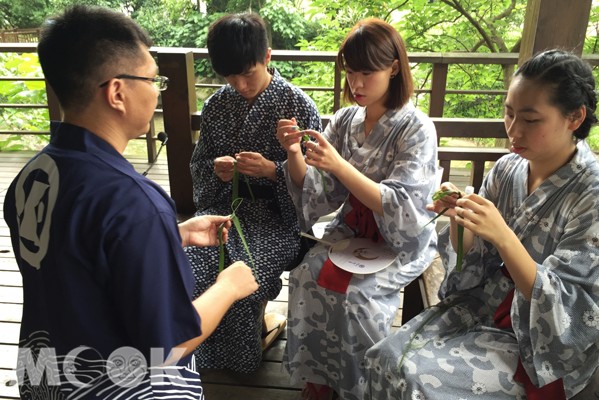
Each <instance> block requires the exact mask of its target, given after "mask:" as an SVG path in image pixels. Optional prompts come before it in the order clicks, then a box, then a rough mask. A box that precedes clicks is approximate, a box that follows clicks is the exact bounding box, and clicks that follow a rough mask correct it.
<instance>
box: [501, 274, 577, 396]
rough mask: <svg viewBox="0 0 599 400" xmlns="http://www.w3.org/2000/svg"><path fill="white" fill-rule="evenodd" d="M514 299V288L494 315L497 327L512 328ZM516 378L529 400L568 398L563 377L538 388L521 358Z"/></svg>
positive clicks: (508, 275)
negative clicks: (511, 313)
mask: <svg viewBox="0 0 599 400" xmlns="http://www.w3.org/2000/svg"><path fill="white" fill-rule="evenodd" d="M501 272H503V274H504V275H505V276H507V277H508V278H510V279H512V277H511V276H510V273H509V271H508V270H507V268H506V267H503V268H502V269H501ZM513 300H514V289H512V290H510V291H509V293H508V294H507V295H506V296H505V299H503V301H502V302H501V304H500V305H499V307H497V310H496V311H495V314H494V315H493V321H494V322H495V326H496V327H498V328H500V329H512V319H511V317H510V309H511V307H512V301H513ZM514 380H515V381H516V382H519V383H521V384H522V385H523V386H524V390H525V391H526V399H527V400H566V392H565V391H564V384H563V382H562V379H561V378H560V379H558V380H556V381H553V382H551V383H548V384H547V385H545V386H542V387H540V388H538V387H536V386H535V385H533V383H532V381H531V380H530V378H529V377H528V374H527V373H526V370H525V369H524V365H522V360H520V359H518V367H517V368H516V372H515V374H514Z"/></svg>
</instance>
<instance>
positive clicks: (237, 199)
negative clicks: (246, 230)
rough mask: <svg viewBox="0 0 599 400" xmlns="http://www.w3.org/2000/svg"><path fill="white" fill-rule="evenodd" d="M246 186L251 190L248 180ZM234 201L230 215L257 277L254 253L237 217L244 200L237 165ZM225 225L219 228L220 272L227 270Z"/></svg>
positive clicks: (234, 180) (234, 171)
mask: <svg viewBox="0 0 599 400" xmlns="http://www.w3.org/2000/svg"><path fill="white" fill-rule="evenodd" d="M246 184H247V185H248V188H249V183H248V181H247V179H246ZM232 191H233V200H232V201H231V211H232V213H231V214H230V215H229V218H230V219H231V221H233V226H234V227H235V230H236V231H237V234H238V235H239V238H240V239H241V243H243V248H244V249H245V252H246V254H247V255H248V259H249V261H250V265H251V266H252V270H253V271H254V275H256V267H255V266H254V259H253V258H252V253H251V252H250V248H249V246H248V244H247V241H246V240H245V236H244V235H243V229H242V228H241V222H239V218H238V217H237V214H236V212H237V209H238V208H239V206H240V205H241V203H242V202H243V199H242V198H241V197H239V172H237V167H236V164H234V165H233V188H232ZM251 191H252V189H251V188H250V195H251V196H252V199H253V194H252V192H251ZM224 226H225V224H224V223H223V224H221V225H220V226H219V228H218V246H219V254H218V270H219V272H220V271H222V270H223V269H224V268H225V243H224V241H223V240H222V238H223V228H224Z"/></svg>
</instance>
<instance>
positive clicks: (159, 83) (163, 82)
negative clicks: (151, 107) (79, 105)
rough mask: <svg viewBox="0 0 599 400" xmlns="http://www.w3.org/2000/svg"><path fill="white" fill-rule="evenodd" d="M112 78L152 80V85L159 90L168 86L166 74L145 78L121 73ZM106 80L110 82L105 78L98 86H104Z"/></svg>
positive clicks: (106, 83)
mask: <svg viewBox="0 0 599 400" xmlns="http://www.w3.org/2000/svg"><path fill="white" fill-rule="evenodd" d="M112 79H134V80H138V81H146V82H152V83H153V84H154V86H156V89H158V90H160V91H163V90H166V88H167V87H168V78H167V77H166V76H161V75H157V76H156V77H155V78H146V77H145V76H135V75H127V74H121V75H117V76H115V77H114V78H112ZM108 82H110V79H109V80H107V81H106V82H103V83H101V84H100V87H104V86H106V85H108Z"/></svg>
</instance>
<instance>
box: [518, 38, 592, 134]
mask: <svg viewBox="0 0 599 400" xmlns="http://www.w3.org/2000/svg"><path fill="white" fill-rule="evenodd" d="M515 76H521V77H523V78H525V79H530V80H533V81H536V82H538V83H540V84H542V85H546V86H547V87H548V88H549V89H550V92H549V93H550V94H549V101H550V103H551V104H552V105H554V106H555V107H557V108H558V109H559V110H560V111H561V112H562V114H563V115H564V116H566V117H567V116H569V115H570V114H571V113H572V112H574V111H576V110H578V109H580V107H582V106H585V108H586V118H585V120H584V121H583V123H582V124H581V125H580V126H579V127H578V129H577V130H575V131H574V136H575V137H576V138H577V139H585V138H586V137H587V136H588V135H589V132H590V130H591V127H592V126H593V125H594V124H596V123H597V116H596V115H595V112H596V110H597V93H596V92H595V77H594V76H593V70H592V69H591V67H590V66H589V64H587V63H586V62H585V61H583V60H582V59H580V57H578V56H576V55H575V54H572V53H570V52H567V51H564V50H559V49H553V50H547V51H544V52H541V53H539V54H536V55H535V56H533V57H532V58H531V59H529V60H527V61H526V62H524V63H523V64H522V65H521V66H520V67H519V68H518V70H517V71H516V73H515Z"/></svg>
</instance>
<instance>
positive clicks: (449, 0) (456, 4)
mask: <svg viewBox="0 0 599 400" xmlns="http://www.w3.org/2000/svg"><path fill="white" fill-rule="evenodd" d="M441 2H442V3H444V4H447V5H448V6H449V7H451V8H453V9H454V10H456V11H457V12H459V13H460V14H461V15H463V16H464V18H466V19H467V20H468V22H470V24H471V25H472V26H473V27H474V29H475V30H476V31H477V32H478V33H479V34H480V36H481V37H482V39H483V41H484V42H485V44H486V45H487V47H488V48H489V50H490V51H491V52H493V53H496V52H497V50H496V49H495V47H494V46H493V40H492V39H491V37H489V35H488V34H487V32H486V31H485V30H484V28H483V27H482V26H481V25H480V24H479V23H478V21H477V20H476V19H475V18H474V17H473V16H472V14H470V13H469V12H468V11H466V9H465V8H464V7H463V6H462V4H461V3H460V1H459V0H441Z"/></svg>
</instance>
